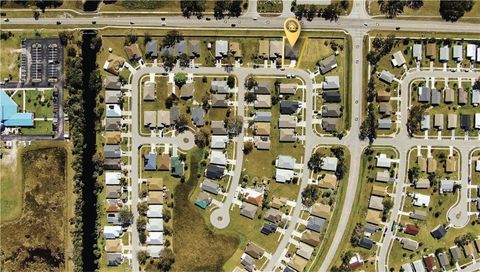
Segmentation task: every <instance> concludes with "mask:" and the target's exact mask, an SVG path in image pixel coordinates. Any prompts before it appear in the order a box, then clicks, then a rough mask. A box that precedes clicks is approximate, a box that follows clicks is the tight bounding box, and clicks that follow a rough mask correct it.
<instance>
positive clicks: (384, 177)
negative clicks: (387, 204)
mask: <svg viewBox="0 0 480 272" xmlns="http://www.w3.org/2000/svg"><path fill="white" fill-rule="evenodd" d="M375 180H376V181H380V182H389V181H390V172H389V171H388V170H383V171H378V172H377V174H376V176H375Z"/></svg>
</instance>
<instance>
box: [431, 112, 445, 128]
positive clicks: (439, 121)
mask: <svg viewBox="0 0 480 272" xmlns="http://www.w3.org/2000/svg"><path fill="white" fill-rule="evenodd" d="M443 119H444V118H443V113H436V114H435V118H434V122H433V123H434V126H435V127H437V128H438V129H440V130H442V129H443V121H444V120H443Z"/></svg>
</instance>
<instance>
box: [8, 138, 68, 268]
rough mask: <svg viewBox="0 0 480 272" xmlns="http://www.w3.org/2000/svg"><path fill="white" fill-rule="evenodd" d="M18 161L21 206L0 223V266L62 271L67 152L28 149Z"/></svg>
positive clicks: (63, 150)
mask: <svg viewBox="0 0 480 272" xmlns="http://www.w3.org/2000/svg"><path fill="white" fill-rule="evenodd" d="M21 163H22V169H23V172H22V179H23V186H24V192H25V195H24V208H23V212H22V216H21V217H20V218H19V219H18V220H15V221H12V222H9V223H4V224H2V225H1V226H0V238H1V240H2V244H1V249H2V252H3V256H2V259H1V266H2V268H3V270H5V271H64V270H65V269H66V268H65V246H64V244H65V239H66V237H67V235H68V232H67V231H66V228H67V226H66V224H65V223H66V220H65V214H66V208H65V207H67V204H66V202H67V201H66V191H67V183H66V167H67V152H66V150H65V149H63V148H60V147H51V148H40V149H27V150H26V151H25V152H24V153H23V154H22V156H21ZM2 182H3V181H2Z"/></svg>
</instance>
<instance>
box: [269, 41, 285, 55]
mask: <svg viewBox="0 0 480 272" xmlns="http://www.w3.org/2000/svg"><path fill="white" fill-rule="evenodd" d="M281 57H282V41H276V40H275V41H270V59H277V58H281Z"/></svg>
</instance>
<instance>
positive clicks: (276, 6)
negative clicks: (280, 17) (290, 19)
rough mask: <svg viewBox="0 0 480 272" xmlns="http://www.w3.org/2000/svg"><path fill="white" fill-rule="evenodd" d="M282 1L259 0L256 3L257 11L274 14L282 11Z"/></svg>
mask: <svg viewBox="0 0 480 272" xmlns="http://www.w3.org/2000/svg"><path fill="white" fill-rule="evenodd" d="M282 10H283V3H282V1H280V0H275V1H268V0H261V1H258V3H257V11H258V13H260V14H262V13H273V14H274V15H277V14H280V13H282Z"/></svg>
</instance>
